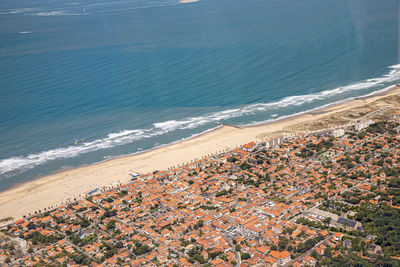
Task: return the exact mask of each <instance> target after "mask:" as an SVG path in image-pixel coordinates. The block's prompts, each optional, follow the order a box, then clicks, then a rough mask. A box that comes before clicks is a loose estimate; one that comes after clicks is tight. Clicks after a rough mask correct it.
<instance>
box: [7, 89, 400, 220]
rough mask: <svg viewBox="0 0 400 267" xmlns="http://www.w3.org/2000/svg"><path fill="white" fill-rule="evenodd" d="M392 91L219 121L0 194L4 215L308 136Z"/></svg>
mask: <svg viewBox="0 0 400 267" xmlns="http://www.w3.org/2000/svg"><path fill="white" fill-rule="evenodd" d="M390 95H400V87H399V86H398V85H393V86H390V87H386V88H383V89H381V90H379V91H377V92H373V93H371V94H368V95H366V96H361V97H354V98H350V99H347V100H342V101H339V102H336V103H331V104H328V105H325V106H322V107H318V108H315V109H312V110H308V111H305V112H301V113H297V114H293V115H290V116H287V117H283V118H279V119H277V120H273V121H269V122H268V121H267V122H263V123H260V124H255V125H246V126H240V127H236V126H234V125H233V126H232V125H226V124H221V125H220V126H217V127H215V128H213V129H210V130H208V131H205V132H202V133H199V134H196V135H193V136H191V137H189V138H186V139H183V140H178V141H175V142H173V143H170V144H165V145H161V146H159V147H156V148H153V149H150V150H146V151H140V152H138V153H134V154H130V155H124V156H121V157H115V158H110V159H106V160H104V161H101V162H97V163H93V164H89V165H85V166H80V167H77V168H71V169H66V170H60V171H58V172H56V173H53V174H51V175H48V176H44V177H41V178H37V179H35V180H33V181H29V182H25V183H21V184H17V185H15V186H13V187H11V188H9V189H7V190H5V191H2V192H0V219H2V218H6V217H13V218H14V220H16V219H19V218H22V216H23V215H26V216H29V213H30V214H31V215H33V214H34V212H35V211H38V210H42V211H43V210H44V208H49V207H55V206H58V205H60V204H62V203H65V202H67V201H73V200H74V199H80V198H82V197H84V196H85V195H86V194H87V193H88V192H90V191H92V190H94V189H96V188H103V187H110V186H115V185H117V184H124V183H128V182H129V181H130V174H131V173H134V172H135V173H148V172H152V171H154V170H163V169H168V168H171V167H177V166H179V165H182V164H186V163H188V162H190V161H192V160H197V159H201V158H203V157H205V156H209V155H212V154H217V153H221V152H223V151H225V150H229V149H234V148H235V147H237V146H240V145H243V144H246V143H249V142H251V141H258V142H260V141H265V140H268V139H269V138H273V137H274V138H276V137H279V136H284V135H289V134H293V135H295V134H304V133H307V132H310V131H307V130H304V129H302V127H299V126H298V125H300V126H304V125H307V124H310V123H313V122H316V121H319V120H322V119H323V118H324V117H328V116H329V115H332V114H334V113H336V112H345V111H346V110H350V109H352V108H357V107H362V106H366V105H368V104H371V103H373V102H374V101H377V100H379V99H382V98H385V97H387V96H390ZM355 120H357V118H355V119H354V121H355ZM296 127H297V128H296ZM303 128H304V127H303Z"/></svg>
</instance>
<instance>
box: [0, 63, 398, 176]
mask: <svg viewBox="0 0 400 267" xmlns="http://www.w3.org/2000/svg"><path fill="white" fill-rule="evenodd" d="M389 68H390V72H389V73H388V74H385V75H383V76H381V77H378V78H373V79H368V80H365V81H362V82H360V83H357V84H352V85H348V86H343V87H338V88H335V89H332V90H326V91H322V92H317V93H313V94H307V95H297V96H290V97H285V98H283V99H281V100H280V101H277V102H270V103H257V104H251V105H246V106H243V107H240V108H234V109H228V110H223V111H218V112H213V113H208V114H205V115H202V116H196V117H189V118H185V119H182V120H169V121H163V122H157V123H154V124H153V127H151V128H148V129H132V130H123V131H119V132H114V133H110V134H108V135H107V136H106V137H104V138H101V139H97V140H94V141H88V140H80V141H75V142H74V143H73V144H71V145H69V146H66V147H63V148H57V149H52V150H48V151H43V152H40V153H35V154H30V155H26V156H20V157H11V158H7V159H3V160H0V175H4V174H6V173H10V172H15V171H19V172H23V171H25V170H28V169H32V168H34V167H35V166H37V165H40V164H44V163H46V162H49V161H52V160H56V159H63V158H73V157H76V156H78V155H81V154H84V153H89V152H94V151H98V150H103V149H108V148H112V147H115V146H119V145H124V144H129V143H133V142H136V141H138V140H141V139H145V138H152V137H155V136H161V135H164V134H166V133H170V132H173V131H176V130H186V129H195V128H198V127H200V126H206V125H210V127H208V128H209V129H210V128H214V127H215V124H216V123H220V122H223V121H225V120H228V119H232V118H239V117H245V116H249V115H253V114H257V113H259V114H263V113H265V112H273V113H271V114H270V117H272V118H273V119H274V120H275V119H279V118H282V116H281V117H280V116H278V114H277V110H279V109H282V108H285V107H296V106H302V105H304V104H310V103H313V102H317V101H321V100H325V101H327V100H329V99H331V98H332V97H334V96H340V95H342V94H344V93H348V92H352V91H360V93H359V95H363V94H362V93H361V91H363V90H367V89H372V88H375V87H377V89H376V90H375V93H376V91H377V90H379V89H380V90H381V91H382V87H384V86H388V85H390V84H389V83H393V82H395V81H398V80H400V64H399V65H394V66H390V67H389ZM383 90H385V89H383ZM370 94H371V93H370ZM364 95H366V94H365V93H364Z"/></svg>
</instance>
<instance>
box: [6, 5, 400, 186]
mask: <svg viewBox="0 0 400 267" xmlns="http://www.w3.org/2000/svg"><path fill="white" fill-rule="evenodd" d="M398 16H399V6H398V1H397V0H382V1H376V0H364V1H356V0H334V1H320V0H318V1H317V0H303V1H292V0H279V1H278V0H246V1H244V0H200V1H198V2H195V3H186V4H184V3H179V2H178V1H177V0H146V1H144V0H114V1H113V0H107V1H105V0H90V1H89V0H71V1H64V0H63V1H61V0H52V1H50V0H35V1H27V0H18V1H15V0H2V1H1V3H0V101H1V104H0V191H3V190H6V189H8V188H10V187H12V186H14V185H16V184H19V183H23V182H26V181H30V180H33V179H36V178H38V177H41V176H44V175H47V174H51V173H54V172H57V171H59V170H62V169H66V168H72V167H77V166H82V165H86V164H90V163H94V162H99V161H103V160H106V159H109V158H113V157H118V156H122V155H127V154H134V153H138V152H140V151H144V150H148V149H152V148H154V147H158V146H162V145H166V144H169V143H171V142H177V141H179V140H184V139H187V138H190V137H192V136H195V135H197V134H200V133H202V132H204V131H208V130H210V129H214V128H215V127H218V125H219V124H220V123H230V124H235V125H249V124H256V123H261V122H266V121H272V120H276V119H279V118H282V117H284V116H289V115H292V114H297V113H299V112H304V111H307V110H310V109H314V108H317V107H320V106H323V105H327V104H329V103H334V102H337V101H341V100H345V99H349V98H353V97H357V96H362V95H367V94H370V93H373V92H377V91H379V90H382V89H383V88H385V87H387V86H389V85H392V84H396V83H398V82H399V81H400V65H398V63H399V62H398V61H399V60H398V56H399V54H398V48H399V42H398V36H399V35H398V31H399V29H398V25H399V17H398Z"/></svg>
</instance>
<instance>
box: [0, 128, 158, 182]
mask: <svg viewBox="0 0 400 267" xmlns="http://www.w3.org/2000/svg"><path fill="white" fill-rule="evenodd" d="M146 132H147V133H146ZM162 134H164V132H163V131H152V132H151V130H127V131H122V132H117V133H111V134H109V135H108V136H107V137H106V138H102V139H97V140H94V141H90V142H83V143H76V142H75V143H74V145H70V146H67V147H64V148H58V149H52V150H48V151H43V152H40V153H36V154H30V155H28V156H24V157H23V156H21V157H12V158H8V159H3V160H0V174H4V173H7V172H11V171H16V170H27V169H31V168H33V167H35V166H37V165H40V164H43V163H45V162H48V161H51V160H56V159H62V158H72V157H76V156H78V155H80V154H84V153H88V152H93V151H97V150H101V149H107V148H111V147H114V146H117V145H121V144H126V143H131V142H134V141H137V140H140V139H143V138H151V137H152V136H156V135H162Z"/></svg>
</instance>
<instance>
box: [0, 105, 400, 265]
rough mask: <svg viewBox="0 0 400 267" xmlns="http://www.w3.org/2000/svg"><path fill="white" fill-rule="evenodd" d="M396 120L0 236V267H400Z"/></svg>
mask: <svg viewBox="0 0 400 267" xmlns="http://www.w3.org/2000/svg"><path fill="white" fill-rule="evenodd" d="M399 118H400V115H399V114H398V113H393V114H391V115H390V116H388V117H387V118H386V119H385V120H382V121H379V122H374V121H371V120H368V121H365V122H358V123H356V124H353V125H349V126H347V127H342V128H336V129H334V130H324V131H317V132H313V133H307V134H304V135H296V136H291V137H284V138H283V137H281V138H278V139H274V140H269V141H265V142H258V143H256V142H252V143H248V144H246V145H243V146H241V147H238V148H236V149H233V150H230V151H226V152H223V153H219V154H217V155H212V156H207V157H204V158H202V159H199V160H194V161H192V162H190V163H188V164H185V165H183V166H179V167H175V168H170V169H168V170H161V171H154V172H152V173H147V174H136V173H132V179H131V182H130V183H127V184H120V185H118V186H114V187H113V188H110V189H108V188H99V189H98V190H93V191H91V192H88V194H87V196H86V197H85V198H83V199H76V200H74V201H70V202H69V203H64V205H61V206H59V207H56V208H51V209H47V210H46V209H45V210H40V211H37V212H35V213H34V214H29V215H28V214H27V215H26V216H24V218H23V219H20V220H17V221H15V222H12V223H10V224H8V225H7V226H6V227H4V228H3V229H2V230H1V232H0V265H1V266H83V265H85V266H338V265H342V264H349V265H351V266H355V265H357V266H399V265H400V220H399V218H400V179H399V174H400V120H399Z"/></svg>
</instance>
